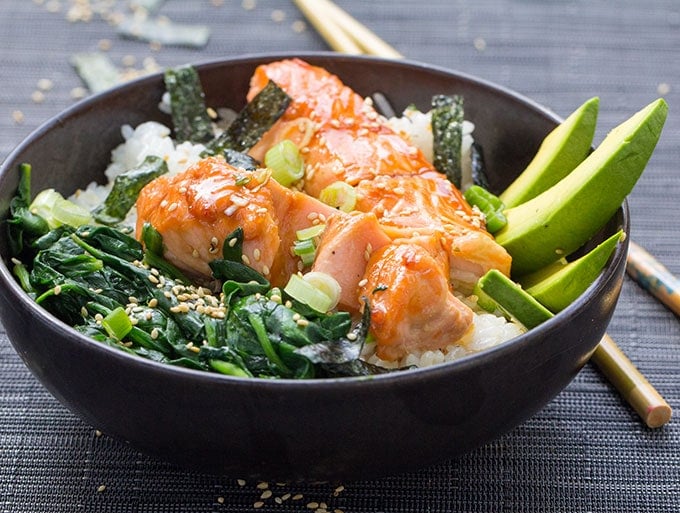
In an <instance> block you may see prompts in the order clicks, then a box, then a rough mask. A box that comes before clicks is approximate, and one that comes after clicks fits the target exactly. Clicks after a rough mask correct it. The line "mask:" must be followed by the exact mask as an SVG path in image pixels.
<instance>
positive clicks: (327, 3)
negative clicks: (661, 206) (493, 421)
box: [293, 0, 680, 428]
mask: <svg viewBox="0 0 680 513" xmlns="http://www.w3.org/2000/svg"><path fill="white" fill-rule="evenodd" d="M293 1H294V2H295V3H296V4H297V6H298V7H299V9H300V10H301V11H302V12H303V14H304V15H305V16H306V17H307V19H308V20H309V21H310V22H311V23H312V25H314V27H315V28H316V30H317V31H318V32H319V34H321V36H322V37H323V38H324V39H325V40H326V42H327V43H328V45H329V46H330V47H331V48H332V49H333V50H335V51H338V52H343V53H350V54H354V55H357V54H361V53H364V54H368V55H375V56H379V57H389V58H395V59H399V58H402V57H403V55H401V54H400V53H399V52H398V51H397V50H395V49H394V48H392V47H391V46H390V45H388V44H387V43H385V42H384V41H382V40H381V39H380V38H379V37H378V36H376V35H375V34H374V33H372V32H371V31H370V30H369V29H368V28H366V26H364V25H362V24H361V23H359V22H358V21H357V20H356V19H354V18H353V17H352V16H350V15H349V14H348V13H347V12H346V11H343V10H342V9H341V8H340V7H338V6H337V5H335V4H334V3H333V2H332V1H331V0H293ZM343 34H344V35H343ZM348 50H349V51H348ZM630 246H631V252H630V253H629V256H628V266H627V268H628V270H629V272H630V269H631V267H632V266H633V265H634V264H635V263H636V262H639V261H641V260H643V259H644V257H645V255H643V254H642V252H641V251H643V250H641V248H639V246H637V245H635V244H634V243H632V242H631V243H630ZM638 249H639V250H638ZM645 253H646V252H645ZM646 255H648V257H649V258H647V262H650V260H649V259H651V261H653V257H652V256H651V255H649V254H648V253H646ZM659 266H660V264H659V265H658V266H651V267H650V266H649V265H648V266H647V267H645V268H644V269H645V272H646V273H648V276H652V275H653V274H652V273H655V274H657V275H658V274H659V273H661V272H663V271H665V273H667V274H664V278H665V279H666V283H667V282H668V277H669V276H671V275H670V273H669V272H668V271H667V270H665V268H663V266H660V267H659ZM637 268H638V269H640V268H641V267H640V266H638V267H637ZM633 276H635V275H633ZM673 280H675V282H674V283H678V284H679V285H678V286H677V287H676V288H675V290H674V292H673V294H672V295H666V296H664V295H663V290H662V289H660V288H659V289H656V290H652V289H650V290H651V291H652V292H653V293H654V294H655V295H657V297H659V298H660V299H661V300H662V301H664V302H666V299H668V300H669V303H670V304H669V303H666V304H669V306H671V308H672V309H673V311H675V312H676V313H677V314H678V315H680V282H678V280H676V279H675V278H673ZM676 308H677V310H676ZM591 361H592V362H593V363H594V364H595V365H597V367H598V368H599V369H600V371H601V372H602V374H604V375H605V377H607V379H608V380H609V381H610V382H611V383H612V385H614V387H615V388H616V389H617V390H618V391H619V393H620V394H621V395H622V396H623V397H624V399H625V400H626V401H628V403H629V404H630V405H631V406H632V407H633V409H634V410H635V411H636V412H637V413H638V414H639V415H640V417H641V418H642V420H643V421H644V422H645V424H646V425H647V426H648V427H650V428H658V427H661V426H663V425H665V424H667V423H668V422H669V421H670V418H671V415H672V410H671V407H670V406H669V404H668V403H667V402H666V401H665V400H664V398H663V397H662V396H661V395H660V394H659V392H658V391H657V390H656V389H655V388H654V387H653V386H652V385H651V384H650V383H649V381H647V379H646V378H645V377H644V376H643V375H642V373H640V371H639V370H638V369H637V368H636V367H635V365H634V364H633V363H632V362H631V361H630V360H629V359H628V357H627V356H626V355H625V354H624V353H623V351H621V349H620V348H619V347H618V346H617V345H616V342H614V340H613V339H612V338H611V337H610V336H609V335H607V334H605V335H604V337H603V338H602V340H601V341H600V343H599V344H598V345H597V347H596V348H595V351H594V353H593V355H592V356H591Z"/></svg>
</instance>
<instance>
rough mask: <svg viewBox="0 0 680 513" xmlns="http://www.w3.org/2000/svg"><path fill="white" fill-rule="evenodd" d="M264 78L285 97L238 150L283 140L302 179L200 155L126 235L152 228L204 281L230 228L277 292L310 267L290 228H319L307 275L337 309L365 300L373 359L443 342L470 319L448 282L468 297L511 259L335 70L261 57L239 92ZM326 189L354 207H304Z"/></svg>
mask: <svg viewBox="0 0 680 513" xmlns="http://www.w3.org/2000/svg"><path fill="white" fill-rule="evenodd" d="M269 80H272V81H274V82H276V83H277V84H278V85H279V86H280V87H281V88H282V89H283V90H284V91H286V93H287V94H288V95H289V96H290V97H291V98H292V101H291V104H290V106H289V107H288V109H287V110H286V112H285V113H284V115H283V116H282V117H281V119H279V120H278V121H277V122H276V123H275V125H274V126H273V127H272V128H271V129H270V130H269V131H268V132H267V133H266V134H265V135H264V136H263V137H262V139H261V140H260V142H259V143H258V144H257V145H255V146H254V147H253V148H252V149H251V151H250V154H251V156H253V157H255V158H256V159H258V160H260V161H262V160H263V156H264V154H265V153H266V151H267V150H268V149H269V148H270V147H271V146H272V145H274V144H276V143H278V142H280V141H282V140H284V139H288V140H292V141H293V142H295V143H296V144H297V146H298V147H299V148H300V151H301V154H302V156H303V158H304V161H305V175H304V177H303V179H302V180H301V181H300V182H299V183H297V184H295V188H285V187H282V186H281V185H280V184H278V183H277V182H276V181H275V180H274V179H273V178H271V176H270V173H269V172H268V171H267V170H266V169H264V168H263V169H259V170H257V171H252V172H248V171H245V170H243V169H239V168H235V167H232V166H231V165H229V164H227V163H226V161H225V160H224V159H223V158H222V157H209V158H206V159H204V160H202V161H200V162H198V163H197V164H196V165H194V166H192V167H191V168H190V169H188V170H187V171H186V172H185V173H183V174H180V175H177V176H174V177H161V178H159V179H157V180H155V181H153V182H151V183H150V184H149V185H147V186H146V187H145V188H144V189H143V190H142V192H141V194H140V196H139V199H138V201H137V209H138V224H137V232H138V234H139V233H140V231H141V226H142V225H143V223H144V222H149V223H151V224H152V225H153V226H154V227H155V228H156V230H158V231H159V232H160V233H161V235H162V236H163V240H164V243H165V247H166V250H165V251H166V252H165V257H166V258H167V259H168V260H169V261H171V262H172V263H174V264H175V265H177V266H178V267H180V268H181V269H183V270H185V271H187V272H189V273H191V274H193V275H196V276H198V277H204V278H206V277H209V275H210V268H209V266H208V262H210V261H211V260H213V259H216V258H220V257H221V251H222V244H223V243H224V239H225V237H227V236H228V235H229V234H230V233H232V232H233V231H234V230H235V229H236V228H238V227H241V228H243V230H244V244H243V259H244V262H245V263H246V264H247V265H249V266H251V267H253V268H254V269H255V270H257V271H259V272H261V273H262V274H263V275H265V276H266V277H267V278H268V279H269V280H270V282H271V283H272V285H275V286H284V285H285V284H286V283H287V281H288V279H289V278H290V276H291V275H292V274H293V273H297V272H300V271H301V270H302V271H305V270H309V269H305V268H304V266H302V263H301V261H300V259H299V258H298V257H297V256H295V255H294V253H293V252H292V247H293V244H294V241H295V239H296V232H297V231H298V230H301V229H304V228H308V227H310V226H313V225H317V224H323V225H324V226H325V229H324V231H323V232H322V234H321V236H320V240H319V244H318V247H317V251H316V257H315V260H314V263H313V264H312V267H311V270H313V271H320V272H324V273H326V274H328V275H330V276H333V277H334V278H335V279H336V281H337V282H338V284H339V285H340V287H341V295H340V296H341V297H340V301H339V305H338V308H340V309H343V310H346V311H349V312H352V313H355V314H357V315H358V314H359V312H360V311H361V309H362V308H363V305H364V304H365V302H364V301H363V299H366V301H367V303H368V305H369V308H370V309H371V334H372V336H373V338H374V339H375V341H376V352H377V355H378V356H379V357H380V358H382V359H385V360H398V359H400V358H402V357H404V356H405V355H407V354H410V353H417V352H420V351H424V350H429V349H443V348H446V347H447V346H449V345H451V344H452V343H455V341H456V340H458V339H459V338H460V337H461V336H463V335H464V334H465V333H466V332H467V331H468V330H470V329H471V327H472V325H473V322H474V315H473V313H472V311H471V310H470V308H469V307H468V306H467V305H465V304H464V303H463V302H461V301H460V300H459V299H458V298H457V297H456V294H455V292H456V290H454V284H455V286H456V287H458V288H461V292H463V293H469V291H470V290H471V286H472V285H473V284H474V283H475V282H476V280H477V279H478V278H479V277H481V276H482V275H483V274H484V273H486V272H487V271H488V270H490V269H498V270H499V271H501V272H502V273H504V274H506V275H509V272H510V264H511V258H510V256H509V254H508V253H507V252H506V251H505V249H503V248H502V247H501V246H500V245H498V244H497V243H496V242H495V240H494V239H493V237H492V236H491V235H490V234H489V233H488V232H487V231H486V229H485V225H484V218H483V216H482V215H481V214H479V212H478V211H476V210H474V209H472V208H471V207H470V206H469V205H468V204H467V202H466V201H465V199H464V198H463V196H462V194H461V192H460V191H459V190H458V189H457V188H456V187H455V186H454V185H453V184H452V183H451V182H449V181H448V180H447V179H446V177H445V176H444V175H442V174H441V173H439V172H437V171H436V170H435V169H434V167H433V165H432V164H431V163H430V162H428V160H427V159H426V158H425V157H424V156H423V153H422V152H421V151H420V150H419V149H418V148H416V147H415V146H413V144H411V142H410V141H408V140H406V139H405V138H404V137H403V136H402V135H400V134H398V133H396V132H394V131H393V130H392V129H391V128H390V127H389V126H388V125H387V123H386V122H385V120H384V118H382V117H381V116H380V115H379V114H378V113H377V112H376V111H375V110H374V108H373V106H372V104H371V102H370V101H367V100H365V99H363V98H362V97H361V96H360V95H358V94H357V93H355V92H354V91H352V90H351V89H350V88H349V87H347V86H345V85H344V84H343V83H342V82H341V81H340V79H339V78H338V77H336V76H335V75H332V74H331V73H329V72H328V71H326V70H324V69H323V68H320V67H316V66H312V65H310V64H308V63H306V62H304V61H301V60H299V59H289V60H283V61H278V62H274V63H271V64H267V65H263V66H260V67H258V68H257V69H256V71H255V73H254V75H253V77H252V79H251V88H250V91H249V93H248V98H249V99H250V98H252V97H253V96H254V95H255V94H257V92H259V91H260V90H261V89H262V88H263V87H264V86H265V85H266V83H267V82H268V81H269ZM337 181H343V182H346V183H348V184H349V185H351V186H353V187H354V190H355V192H356V197H357V201H356V207H355V211H353V212H350V213H345V212H342V211H340V210H337V209H334V208H332V207H330V206H328V205H326V204H324V203H323V202H321V201H319V200H318V199H317V198H318V197H319V195H320V193H321V191H322V190H323V189H324V188H325V187H327V186H329V185H331V184H333V183H334V182H337Z"/></svg>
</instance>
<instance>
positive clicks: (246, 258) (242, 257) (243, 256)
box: [241, 254, 250, 265]
mask: <svg viewBox="0 0 680 513" xmlns="http://www.w3.org/2000/svg"><path fill="white" fill-rule="evenodd" d="M241 260H242V261H243V263H244V264H246V265H250V258H248V255H245V254H243V255H241Z"/></svg>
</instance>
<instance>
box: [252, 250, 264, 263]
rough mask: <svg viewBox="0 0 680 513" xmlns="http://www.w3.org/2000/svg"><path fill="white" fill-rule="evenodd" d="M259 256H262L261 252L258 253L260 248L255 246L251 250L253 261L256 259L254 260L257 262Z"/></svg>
mask: <svg viewBox="0 0 680 513" xmlns="http://www.w3.org/2000/svg"><path fill="white" fill-rule="evenodd" d="M261 256H262V254H261V253H260V249H259V248H255V249H254V250H253V258H254V259H255V261H256V262H259V261H260V257H261Z"/></svg>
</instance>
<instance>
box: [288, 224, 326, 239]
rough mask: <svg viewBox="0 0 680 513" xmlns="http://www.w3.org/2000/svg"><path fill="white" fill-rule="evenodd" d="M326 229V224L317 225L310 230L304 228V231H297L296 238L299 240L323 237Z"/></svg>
mask: <svg viewBox="0 0 680 513" xmlns="http://www.w3.org/2000/svg"><path fill="white" fill-rule="evenodd" d="M325 229H326V225H325V224H315V225H314V226H310V227H309V228H303V229H302V230H298V231H296V232H295V236H296V237H297V240H307V239H313V238H314V237H318V236H319V235H321V234H322V233H323V231H324V230H325Z"/></svg>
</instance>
